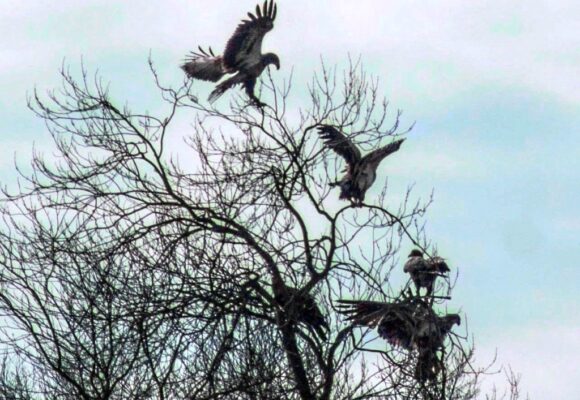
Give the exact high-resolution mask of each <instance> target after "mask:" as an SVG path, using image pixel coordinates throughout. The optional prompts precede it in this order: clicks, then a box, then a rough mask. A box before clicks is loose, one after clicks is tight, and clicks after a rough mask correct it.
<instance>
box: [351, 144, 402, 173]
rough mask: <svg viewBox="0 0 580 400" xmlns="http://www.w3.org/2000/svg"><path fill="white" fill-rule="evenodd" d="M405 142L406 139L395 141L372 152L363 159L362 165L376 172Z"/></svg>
mask: <svg viewBox="0 0 580 400" xmlns="http://www.w3.org/2000/svg"><path fill="white" fill-rule="evenodd" d="M404 141H405V139H399V140H395V141H394V142H392V143H389V144H388V145H386V146H383V147H381V148H379V149H376V150H374V151H371V152H370V153H369V154H367V155H366V156H364V157H363V159H362V161H361V163H362V164H363V165H364V167H370V168H371V169H373V170H375V169H376V168H377V167H378V166H379V164H380V163H381V161H383V159H384V158H385V157H386V156H388V155H389V154H392V153H394V152H395V151H397V150H399V148H400V147H401V144H402V143H403V142H404Z"/></svg>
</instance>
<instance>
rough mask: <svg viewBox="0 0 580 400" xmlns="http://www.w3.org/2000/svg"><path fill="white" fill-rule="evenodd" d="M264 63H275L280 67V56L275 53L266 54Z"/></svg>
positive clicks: (263, 59)
mask: <svg viewBox="0 0 580 400" xmlns="http://www.w3.org/2000/svg"><path fill="white" fill-rule="evenodd" d="M262 63H263V64H264V65H265V66H268V65H270V64H274V65H275V66H276V69H280V58H278V56H277V55H276V54H274V53H266V54H264V56H263V57H262Z"/></svg>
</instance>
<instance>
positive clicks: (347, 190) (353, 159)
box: [318, 125, 405, 206]
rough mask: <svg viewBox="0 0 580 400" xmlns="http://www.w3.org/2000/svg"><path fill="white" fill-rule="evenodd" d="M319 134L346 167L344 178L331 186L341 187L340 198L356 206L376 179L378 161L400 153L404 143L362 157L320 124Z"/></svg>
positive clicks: (344, 139)
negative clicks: (343, 161)
mask: <svg viewBox="0 0 580 400" xmlns="http://www.w3.org/2000/svg"><path fill="white" fill-rule="evenodd" d="M318 134H319V135H320V137H321V138H322V140H324V144H325V145H326V147H328V148H330V149H332V150H334V151H335V152H336V153H337V154H338V155H339V156H341V157H342V158H344V160H345V161H346V164H347V166H346V173H345V175H344V176H343V177H342V178H341V179H340V180H339V181H337V182H334V183H332V184H331V185H332V186H340V196H339V198H340V199H342V200H350V201H351V202H352V203H353V204H356V205H359V206H360V205H361V204H362V202H363V201H364V198H365V193H366V191H367V190H368V189H369V188H370V187H371V186H372V184H373V183H374V181H375V179H376V178H377V168H378V166H379V164H380V163H381V161H382V160H383V159H384V158H385V157H387V156H388V155H389V154H392V153H394V152H396V151H397V150H399V148H400V147H401V144H402V143H403V141H404V140H405V139H399V140H395V141H394V142H392V143H389V144H388V145H386V146H383V147H381V148H378V149H376V150H374V151H371V152H370V153H368V154H366V155H365V156H364V157H363V156H362V154H361V152H360V150H359V148H358V147H357V146H356V145H355V144H354V143H353V142H352V141H351V140H350V139H349V138H348V137H347V136H346V135H345V134H344V133H342V132H340V131H339V130H338V129H336V128H335V127H333V126H330V125H321V126H319V127H318Z"/></svg>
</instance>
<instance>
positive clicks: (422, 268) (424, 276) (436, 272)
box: [403, 249, 449, 296]
mask: <svg viewBox="0 0 580 400" xmlns="http://www.w3.org/2000/svg"><path fill="white" fill-rule="evenodd" d="M403 271H404V272H407V273H409V274H410V275H411V279H412V280H413V283H414V284H415V287H416V289H417V293H419V291H420V289H421V288H422V287H424V288H426V289H427V296H430V295H431V294H432V293H433V286H434V284H435V280H436V279H437V277H438V276H443V275H445V274H446V273H447V272H449V266H448V265H447V263H446V262H445V260H444V259H443V258H441V257H433V258H431V259H429V260H426V259H424V258H423V253H422V252H421V251H420V250H417V249H415V250H413V251H411V253H410V254H409V258H408V260H407V262H406V263H405V266H404V268H403Z"/></svg>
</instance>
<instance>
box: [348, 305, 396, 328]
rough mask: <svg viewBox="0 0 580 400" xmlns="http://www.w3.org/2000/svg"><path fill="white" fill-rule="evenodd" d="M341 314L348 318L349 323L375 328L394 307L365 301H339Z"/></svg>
mask: <svg viewBox="0 0 580 400" xmlns="http://www.w3.org/2000/svg"><path fill="white" fill-rule="evenodd" d="M338 302H339V303H340V305H339V306H338V308H339V312H340V313H341V314H344V315H346V316H347V318H346V320H347V321H352V322H353V323H354V324H356V325H364V326H368V327H370V328H375V327H376V326H377V325H378V323H379V322H380V321H381V318H382V317H383V315H384V314H385V313H387V312H388V311H389V310H390V309H391V307H392V305H391V304H389V303H381V302H378V301H363V300H339V301H338Z"/></svg>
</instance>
